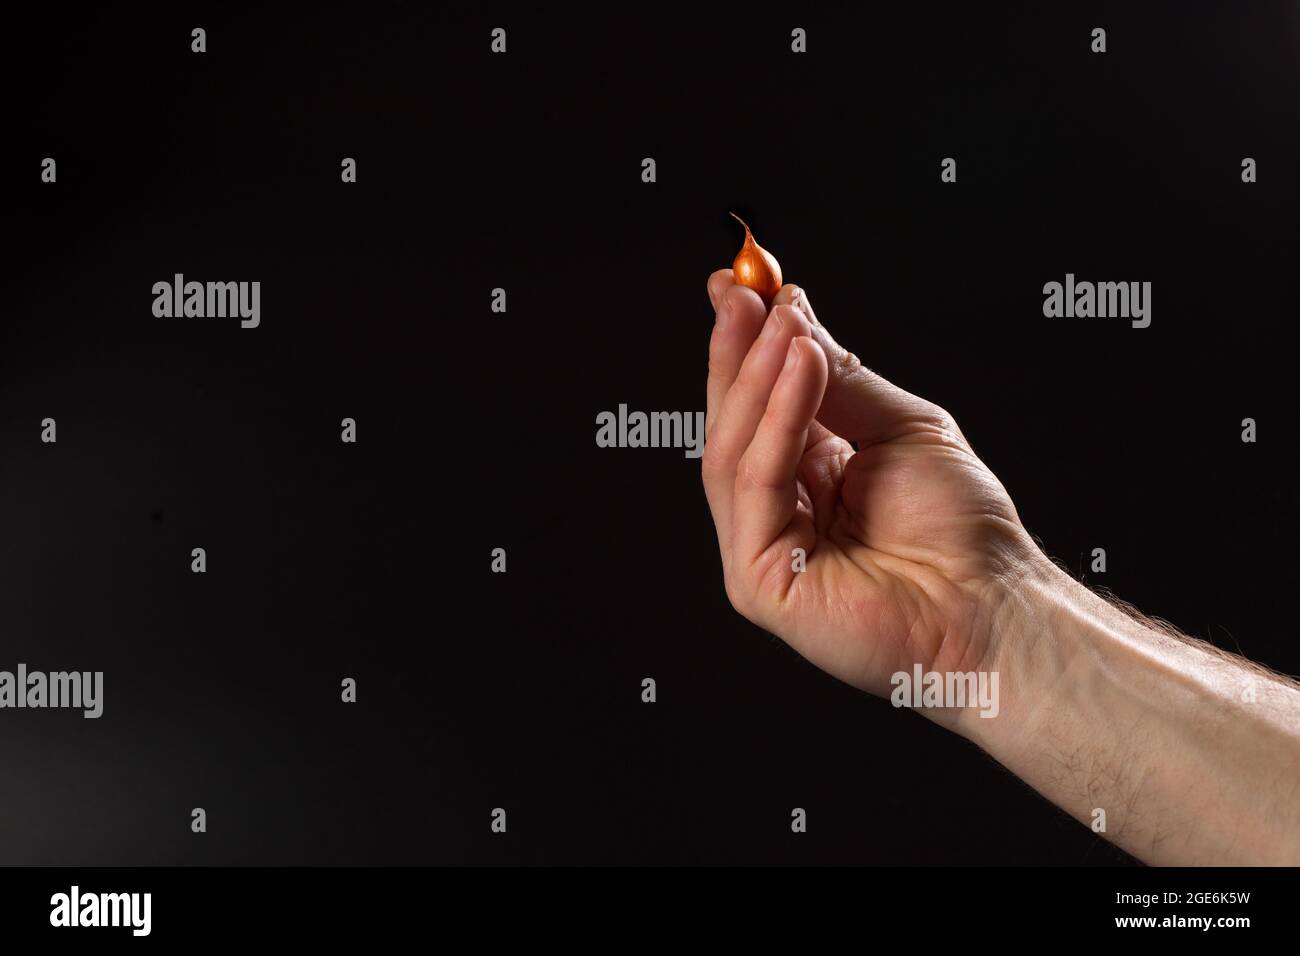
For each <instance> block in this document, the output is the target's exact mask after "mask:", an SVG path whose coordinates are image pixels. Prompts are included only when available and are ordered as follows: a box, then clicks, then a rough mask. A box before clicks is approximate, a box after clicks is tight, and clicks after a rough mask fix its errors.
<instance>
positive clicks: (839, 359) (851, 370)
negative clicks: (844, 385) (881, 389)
mask: <svg viewBox="0 0 1300 956" xmlns="http://www.w3.org/2000/svg"><path fill="white" fill-rule="evenodd" d="M861 371H862V360H861V359H860V358H858V357H857V355H855V354H854V353H852V352H850V351H849V350H848V349H840V350H839V352H838V353H837V354H836V355H835V360H834V361H833V362H832V363H831V372H832V374H833V375H835V376H837V377H839V378H852V377H853V376H855V375H857V374H858V373H859V372H861Z"/></svg>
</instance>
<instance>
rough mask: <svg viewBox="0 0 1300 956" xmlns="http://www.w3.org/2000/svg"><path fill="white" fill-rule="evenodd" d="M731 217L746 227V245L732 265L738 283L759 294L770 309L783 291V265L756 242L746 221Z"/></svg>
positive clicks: (737, 254) (735, 216)
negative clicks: (777, 295)
mask: <svg viewBox="0 0 1300 956" xmlns="http://www.w3.org/2000/svg"><path fill="white" fill-rule="evenodd" d="M731 217H732V218H733V219H735V220H736V222H738V223H740V224H741V225H742V226H745V244H744V245H743V246H741V247H740V252H738V253H736V261H735V262H733V263H732V264H731V270H732V271H733V272H734V273H735V274H736V282H737V283H739V284H740V285H743V286H748V287H749V288H751V289H753V290H754V291H755V292H757V293H758V295H759V297H760V298H761V299H762V300H763V304H764V305H765V306H767V307H768V308H769V309H770V308H771V307H772V300H773V299H774V298H776V294H777V293H778V292H780V291H781V263H779V262H777V261H776V256H774V255H772V253H770V252H768V251H767V250H766V249H764V248H763V247H762V246H760V245H759V244H758V243H757V242H755V241H754V234H753V233H752V232H750V231H749V226H747V225H745V220H743V219H741V218H740V217H739V216H737V215H736V214H735V213H734V212H733V213H731Z"/></svg>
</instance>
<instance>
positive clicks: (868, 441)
mask: <svg viewBox="0 0 1300 956" xmlns="http://www.w3.org/2000/svg"><path fill="white" fill-rule="evenodd" d="M772 304H773V307H775V306H778V305H792V306H794V307H795V308H797V309H799V310H800V311H801V312H803V314H804V316H805V317H806V318H807V319H808V324H809V325H810V326H811V327H812V331H811V333H810V334H811V336H812V338H813V341H815V342H816V343H817V344H818V345H820V346H821V348H822V351H823V352H825V353H826V364H827V366H828V369H829V374H828V376H827V380H826V394H825V395H824V396H823V398H822V404H821V408H820V409H818V411H817V420H818V421H820V422H821V423H822V424H823V425H825V426H826V427H827V428H829V429H830V430H831V431H833V432H835V434H837V435H839V436H840V437H841V438H846V439H848V440H849V441H854V442H857V443H858V445H859V446H860V447H867V446H869V445H874V444H877V443H879V442H883V441H889V440H890V439H891V438H896V437H898V436H899V435H901V434H903V433H904V432H906V431H907V430H908V426H911V425H915V424H917V423H923V424H933V425H938V426H940V427H943V428H948V427H951V425H950V424H949V423H950V422H951V419H950V417H949V416H948V414H947V413H946V412H945V411H944V410H943V409H942V408H940V407H939V406H938V405H936V404H934V403H933V402H929V401H926V400H925V399H923V398H921V397H920V396H917V395H913V394H912V393H911V392H906V391H904V390H903V389H901V388H899V387H898V386H897V385H895V384H894V383H893V382H890V381H889V380H887V379H885V378H883V377H881V376H880V375H877V374H876V373H875V372H873V371H871V369H869V368H867V367H866V366H865V365H863V364H862V362H861V360H860V359H859V358H858V357H857V356H856V355H855V354H853V353H852V352H850V351H849V350H848V349H846V348H844V346H842V345H840V344H839V343H838V342H837V341H835V339H834V337H833V336H832V335H831V333H830V331H829V330H828V329H827V328H826V326H824V325H822V324H821V322H820V321H818V319H817V314H816V313H815V312H814V311H813V308H812V304H811V303H810V302H809V301H808V293H807V292H806V291H805V290H804V289H802V288H800V287H799V286H797V285H785V286H782V287H781V291H779V292H778V293H777V294H776V298H775V299H774V300H773V303H772Z"/></svg>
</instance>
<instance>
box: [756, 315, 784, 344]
mask: <svg viewBox="0 0 1300 956" xmlns="http://www.w3.org/2000/svg"><path fill="white" fill-rule="evenodd" d="M784 324H785V322H784V321H783V320H782V318H781V313H780V312H778V311H777V310H776V309H773V310H772V314H771V315H769V316H768V317H767V324H765V325H764V326H763V335H762V336H761V337H762V338H763V339H770V338H772V337H773V336H774V335H776V334H777V333H778V332H780V331H781V326H782V325H784Z"/></svg>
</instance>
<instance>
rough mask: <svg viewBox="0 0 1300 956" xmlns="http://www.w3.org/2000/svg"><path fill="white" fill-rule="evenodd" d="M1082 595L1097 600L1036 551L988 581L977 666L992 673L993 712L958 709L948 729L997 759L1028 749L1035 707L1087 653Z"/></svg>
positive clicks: (1048, 702) (1047, 705) (1044, 704)
mask: <svg viewBox="0 0 1300 956" xmlns="http://www.w3.org/2000/svg"><path fill="white" fill-rule="evenodd" d="M1089 599H1092V600H1098V601H1099V600H1100V599H1099V598H1097V597H1096V596H1095V595H1093V594H1092V593H1091V592H1090V591H1088V590H1087V589H1086V588H1085V587H1083V585H1081V584H1079V583H1078V582H1077V581H1075V580H1074V579H1073V578H1071V577H1070V576H1069V575H1068V574H1067V573H1066V572H1064V571H1062V570H1061V569H1060V568H1059V567H1057V566H1056V565H1055V564H1053V563H1052V562H1051V561H1050V560H1048V559H1047V558H1046V557H1045V556H1043V555H1042V553H1041V552H1037V551H1035V553H1034V554H1033V555H1032V556H1031V557H1028V558H1026V559H1025V560H1024V561H1022V562H1020V563H1019V564H1018V565H1017V566H1016V567H1015V568H1014V569H1013V570H1012V571H1009V572H1008V573H1006V574H1003V575H1001V576H1000V577H999V578H998V580H997V581H996V582H995V583H994V584H992V585H991V586H990V588H989V591H988V596H987V598H986V601H985V604H986V608H987V610H986V612H985V613H986V622H987V623H986V628H987V638H986V648H987V649H986V652H985V654H984V657H983V662H982V669H984V670H986V671H988V672H989V673H990V675H993V674H996V675H997V678H996V679H997V687H998V698H999V699H998V707H997V711H996V714H992V715H990V716H981V715H980V713H979V712H977V711H974V710H966V711H963V712H962V713H961V714H960V715H959V720H958V721H957V724H956V726H955V727H954V728H953V729H955V730H956V731H957V732H958V733H959V734H961V735H962V736H963V737H965V738H966V739H968V740H970V741H971V742H972V743H974V744H976V745H977V746H979V747H981V748H982V749H984V750H985V751H987V752H989V753H990V754H991V755H993V756H994V757H995V758H997V759H998V760H999V761H1001V762H1002V763H1004V764H1005V763H1008V762H1012V761H1015V760H1016V758H1017V757H1018V756H1019V755H1020V754H1021V753H1023V752H1026V751H1027V750H1028V749H1029V746H1030V743H1029V742H1030V741H1031V739H1032V737H1033V734H1034V727H1035V725H1036V724H1037V722H1038V715H1039V713H1040V712H1041V711H1043V710H1045V709H1046V710H1051V709H1052V708H1053V707H1054V706H1055V705H1054V700H1055V698H1056V697H1057V696H1058V695H1059V694H1060V693H1061V690H1062V687H1063V680H1064V679H1065V678H1066V675H1067V674H1069V673H1070V672H1071V671H1072V670H1076V671H1077V670H1080V669H1081V664H1082V659H1083V658H1084V657H1086V655H1087V654H1088V653H1089V651H1090V639H1089V637H1088V625H1089V620H1090V619H1089V611H1088V610H1087V605H1088V604H1089V603H1090V601H1089Z"/></svg>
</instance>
